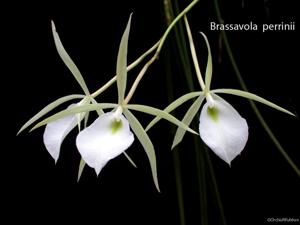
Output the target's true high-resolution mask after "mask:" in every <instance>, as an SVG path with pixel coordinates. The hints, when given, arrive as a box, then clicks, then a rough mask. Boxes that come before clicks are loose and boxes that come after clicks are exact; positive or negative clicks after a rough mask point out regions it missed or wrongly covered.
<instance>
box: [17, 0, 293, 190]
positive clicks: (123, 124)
mask: <svg viewBox="0 0 300 225" xmlns="http://www.w3.org/2000/svg"><path fill="white" fill-rule="evenodd" d="M197 2H198V0H195V1H193V2H192V3H191V4H190V5H188V6H187V7H186V8H185V9H184V10H183V11H182V12H181V13H180V14H179V15H178V16H177V17H176V18H175V19H174V21H173V22H172V23H171V25H170V26H169V27H168V28H167V30H166V31H165V33H164V34H163V36H162V37H161V38H160V40H159V41H158V42H157V43H156V44H155V45H154V46H153V47H151V48H150V49H149V50H148V51H146V52H145V53H144V54H142V55H141V56H140V57H139V58H138V59H137V60H136V61H134V62H133V63H132V64H130V65H129V66H127V51H128V39H129V32H130V24H131V15H130V17H129V20H128V23H127V26H126V28H125V31H124V33H123V36H122V38H121V41H120V46H119V51H118V55H117V63H116V76H114V77H113V78H112V79H111V80H110V81H108V82H107V83H106V84H104V85H103V86H102V87H101V88H99V89H98V90H97V91H96V92H94V93H92V94H91V92H90V91H89V89H88V88H87V85H86V83H85V81H84V78H83V76H82V75H81V73H80V71H79V69H78V68H77V66H76V65H75V63H74V62H73V60H72V59H71V57H70V56H69V55H68V53H67V52H66V50H65V49H64V47H63V45H62V42H61V40H60V38H59V35H58V33H57V31H56V28H55V25H54V22H52V32H53V37H54V42H55V46H56V49H57V52H58V54H59V56H60V58H61V59H62V60H63V62H64V63H65V65H66V66H67V67H68V69H69V70H70V71H71V73H72V74H73V76H74V78H75V79H76V80H77V82H78V84H79V85H80V87H81V88H82V90H83V92H84V94H72V95H68V96H65V97H62V98H59V99H57V100H56V101H54V102H52V103H51V104H49V105H47V106H46V107H45V108H43V109H42V110H41V111H40V112H39V113H37V114H36V115H35V116H34V117H32V118H31V119H30V120H29V121H28V122H27V123H25V124H24V125H23V126H22V127H21V129H20V130H19V133H20V132H22V131H23V130H24V129H26V128H28V127H29V126H31V125H32V124H33V123H35V122H37V121H38V120H39V119H41V118H42V117H43V116H44V115H46V114H47V113H48V112H50V111H51V110H53V109H54V108H56V107H57V106H59V105H61V104H63V103H66V102H68V101H71V100H77V101H78V102H77V103H75V104H72V105H70V106H69V107H68V108H67V109H65V110H62V111H60V112H58V113H56V114H54V115H52V116H50V117H47V118H46V119H43V120H42V121H40V122H38V123H37V124H36V125H35V126H34V127H33V128H32V129H31V131H32V130H34V129H36V128H38V127H41V126H44V125H46V128H45V131H44V135H43V140H44V144H45V147H46V149H47V151H48V152H49V153H50V155H51V156H52V158H53V159H54V160H55V162H57V160H58V159H59V154H60V148H61V144H62V142H63V140H64V139H65V137H66V136H67V135H68V134H69V133H70V131H71V130H72V129H74V128H75V127H76V126H78V128H79V133H78V135H77V138H76V146H77V149H78V151H79V153H80V155H81V157H82V159H81V162H80V166H79V172H78V179H79V178H80V176H81V174H82V171H83V168H84V166H85V165H86V164H87V165H88V166H89V167H91V168H93V169H94V170H95V171H96V174H97V175H99V173H100V172H101V170H102V168H103V167H104V166H105V165H106V164H107V163H108V162H109V161H110V160H111V159H113V158H115V157H117V156H119V155H120V154H122V153H123V154H125V156H126V157H127V158H128V160H129V161H130V162H131V163H132V164H133V165H134V166H136V165H135V164H134V162H133V161H132V160H131V158H130V157H129V156H128V155H127V154H126V152H125V151H126V150H127V149H128V148H129V147H130V146H131V145H132V143H133V142H134V139H135V137H137V139H138V140H139V141H140V143H141V144H142V146H143V148H144V150H145V153H146V155H147V157H148V160H149V162H150V167H151V172H152V177H153V181H154V184H155V186H156V188H157V190H158V191H159V184H158V178H157V165H156V156H155V150H154V146H153V144H152V142H151V140H150V138H149V136H148V134H147V133H146V131H148V130H149V129H150V128H151V127H153V125H155V124H156V123H157V122H158V121H159V120H160V119H165V120H168V121H169V122H171V123H173V124H175V125H177V126H178V128H177V132H176V134H175V137H174V141H173V145H172V148H174V147H175V146H176V145H178V144H179V143H180V142H181V141H182V139H183V137H184V134H185V132H186V131H189V132H191V133H193V134H197V135H198V133H197V132H195V131H194V130H192V129H191V128H190V127H189V125H190V123H191V121H192V120H193V118H194V117H195V116H196V114H197V112H198V111H199V109H200V107H201V105H202V103H203V102H204V100H206V103H205V104H204V106H203V108H202V110H201V113H200V119H199V120H200V123H199V134H200V137H201V138H202V140H203V141H204V142H205V143H206V144H207V145H208V146H209V147H210V148H211V150H213V151H214V152H215V153H216V154H217V155H218V156H219V157H220V158H221V159H223V160H224V161H225V162H227V163H228V164H230V163H231V161H232V160H233V159H234V158H235V157H236V156H237V155H238V154H240V153H241V151H242V150H243V149H244V147H245V145H246V142H247V139H248V125H247V122H246V120H245V119H244V118H242V117H241V116H240V114H239V113H238V112H237V111H236V110H235V109H234V108H233V107H232V106H231V105H230V104H229V103H228V102H226V101H225V100H224V99H223V98H221V97H220V96H218V95H217V94H232V95H236V96H240V97H244V98H248V99H252V100H255V101H258V102H261V103H263V104H266V105H268V106H270V107H273V108H275V109H277V110H280V111H282V112H285V113H288V114H290V115H293V114H292V113H291V112H289V111H287V110H285V109H283V108H282V107H280V106H277V105H275V104H274V103H271V102H270V101H267V100H265V99H263V98H261V97H259V96H257V95H254V94H251V93H249V92H244V91H241V90H235V89H215V90H211V89H210V84H211V79H212V57H211V51H210V46H209V42H208V40H207V38H206V36H205V35H204V34H203V33H201V35H202V36H203V37H204V40H205V43H206V46H207V49H208V60H207V65H206V72H205V80H203V78H202V75H201V72H200V67H199V64H198V60H197V56H196V51H195V47H194V43H193V38H192V34H191V30H190V27H189V24H188V21H187V19H186V17H185V14H186V13H187V12H188V11H189V10H190V9H191V8H192V7H193V6H194V5H195V4H196V3H197ZM182 17H185V18H184V20H185V25H186V29H187V34H188V38H189V43H190V50H191V55H192V59H193V62H194V66H195V70H196V75H197V78H198V81H199V84H200V87H201V89H202V90H201V91H196V92H190V93H188V94H185V95H183V96H182V97H180V98H178V99H177V100H175V101H174V102H172V103H171V104H170V105H169V106H168V107H166V108H165V109H164V110H160V109H157V108H154V107H151V106H147V105H139V104H129V102H130V100H131V98H132V96H133V94H134V92H135V90H136V88H137V86H138V85H139V83H140V81H141V80H142V78H143V76H144V74H145V73H146V71H147V69H148V68H149V66H150V65H151V64H152V63H153V62H154V61H155V60H156V59H157V58H158V55H159V53H160V51H161V48H162V46H163V44H164V41H165V39H166V38H167V36H168V34H169V33H170V30H171V29H172V28H173V27H174V26H175V24H176V23H177V22H178V21H179V20H180V19H181V18H182ZM154 50H156V52H155V54H154V56H153V57H152V58H151V59H150V60H149V61H148V62H147V63H145V65H144V66H143V67H142V69H141V70H140V72H139V74H138V75H137V77H136V79H135V81H134V83H133V85H132V87H131V88H130V90H129V92H128V94H127V95H125V94H126V86H127V73H128V71H130V70H131V69H132V68H134V67H136V66H137V65H138V64H140V63H141V62H142V60H143V59H144V58H145V57H147V56H148V55H149V54H150V53H152V52H153V51H154ZM115 81H116V82H117V90H118V102H117V103H97V101H96V100H95V98H96V97H98V96H99V95H100V94H101V93H102V92H103V91H105V90H106V89H107V88H109V87H110V86H111V85H112V84H113V83H114V82H115ZM196 97H198V98H197V99H196V101H195V102H194V103H193V104H192V105H191V107H190V108H189V109H188V111H187V112H186V114H185V116H184V117H183V119H182V121H179V120H178V119H176V118H175V117H174V116H172V115H171V114H170V112H171V111H173V110H174V109H175V108H177V107H179V106H180V105H182V104H183V103H185V102H186V101H188V100H190V99H193V98H196ZM104 110H107V111H104ZM91 111H96V112H97V114H98V117H97V119H96V120H95V121H94V122H92V123H91V124H90V125H89V126H88V119H89V113H90V112H91ZM131 111H140V112H143V113H147V114H150V115H152V116H155V118H154V119H153V120H152V121H151V122H150V123H149V125H148V126H147V127H146V129H144V128H143V126H142V125H141V123H140V122H139V120H138V119H137V118H136V117H135V116H134V114H133V113H132V112H131ZM82 120H84V129H82V130H81V123H82Z"/></svg>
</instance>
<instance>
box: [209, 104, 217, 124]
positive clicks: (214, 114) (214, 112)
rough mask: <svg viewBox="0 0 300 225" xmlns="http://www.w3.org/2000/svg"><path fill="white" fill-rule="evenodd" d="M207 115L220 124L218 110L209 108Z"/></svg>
mask: <svg viewBox="0 0 300 225" xmlns="http://www.w3.org/2000/svg"><path fill="white" fill-rule="evenodd" d="M207 114H208V115H209V116H210V118H212V120H213V121H215V122H218V110H217V109H216V108H210V107H208V108H207Z"/></svg>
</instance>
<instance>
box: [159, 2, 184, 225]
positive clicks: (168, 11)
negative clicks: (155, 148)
mask: <svg viewBox="0 0 300 225" xmlns="http://www.w3.org/2000/svg"><path fill="white" fill-rule="evenodd" d="M163 3H164V12H165V17H166V22H167V24H168V25H169V24H170V23H171V22H172V18H173V17H174V15H173V10H172V3H171V1H170V0H164V1H163ZM165 59H166V63H165V65H166V81H167V82H166V83H167V97H168V100H169V101H170V100H173V99H174V97H173V92H174V91H173V86H172V83H173V79H172V71H171V63H170V61H171V60H170V54H169V51H166V57H165ZM170 129H173V130H174V127H173V126H172V127H171V128H170ZM172 156H173V167H174V174H175V183H176V194H177V203H178V212H179V221H180V225H185V224H186V222H185V207H184V195H183V187H182V175H181V162H180V157H179V151H172Z"/></svg>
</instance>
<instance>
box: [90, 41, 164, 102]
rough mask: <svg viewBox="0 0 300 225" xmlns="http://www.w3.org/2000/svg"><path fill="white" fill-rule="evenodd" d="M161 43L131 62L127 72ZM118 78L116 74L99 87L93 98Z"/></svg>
mask: <svg viewBox="0 0 300 225" xmlns="http://www.w3.org/2000/svg"><path fill="white" fill-rule="evenodd" d="M158 44H159V41H158V42H156V43H155V44H154V45H153V46H152V47H151V48H150V49H148V50H147V51H146V52H145V53H144V54H142V55H141V56H140V57H139V58H137V59H136V60H135V61H134V62H133V63H131V64H130V65H129V66H128V67H127V72H128V71H130V70H132V69H133V68H134V67H136V66H137V65H138V64H139V63H140V62H141V61H143V59H144V58H145V57H147V56H148V55H149V54H150V53H151V52H153V51H154V50H155V49H156V48H157V46H158ZM116 80H117V75H115V76H114V77H113V78H111V79H110V80H109V81H108V82H107V83H106V84H104V85H103V86H102V87H101V88H99V89H98V90H97V91H95V92H94V93H93V94H91V96H92V97H93V98H96V97H97V96H98V95H100V94H101V93H102V92H103V91H105V90H106V89H107V88H109V87H110V86H111V85H112V84H113V83H114V82H115V81H116Z"/></svg>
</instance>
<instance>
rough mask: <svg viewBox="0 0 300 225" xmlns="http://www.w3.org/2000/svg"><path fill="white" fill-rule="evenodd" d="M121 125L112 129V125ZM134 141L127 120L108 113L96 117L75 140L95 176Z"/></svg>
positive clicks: (121, 116)
mask: <svg viewBox="0 0 300 225" xmlns="http://www.w3.org/2000/svg"><path fill="white" fill-rule="evenodd" d="M114 122H118V123H121V125H120V126H118V127H113V123H114ZM133 141H134V136H133V134H132V133H131V131H130V126H129V123H128V121H127V119H126V118H125V117H124V116H123V115H120V117H119V120H116V118H115V113H113V112H108V113H105V114H103V115H101V116H100V117H98V118H97V119H96V120H95V121H94V122H93V123H92V124H91V125H90V126H89V127H87V128H85V129H84V130H83V131H81V132H80V133H79V134H78V136H77V139H76V145H77V148H78V151H79V152H80V154H81V157H82V158H83V160H84V161H85V162H86V163H87V164H88V165H89V166H90V167H92V168H94V169H95V171H96V173H97V175H98V174H99V173H100V171H101V169H102V168H103V167H104V166H105V165H106V163H107V162H108V161H109V160H111V159H113V158H115V157H117V156H118V155H120V154H121V153H122V152H124V151H125V150H126V149H127V148H128V147H129V146H130V145H131V144H132V143H133Z"/></svg>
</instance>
